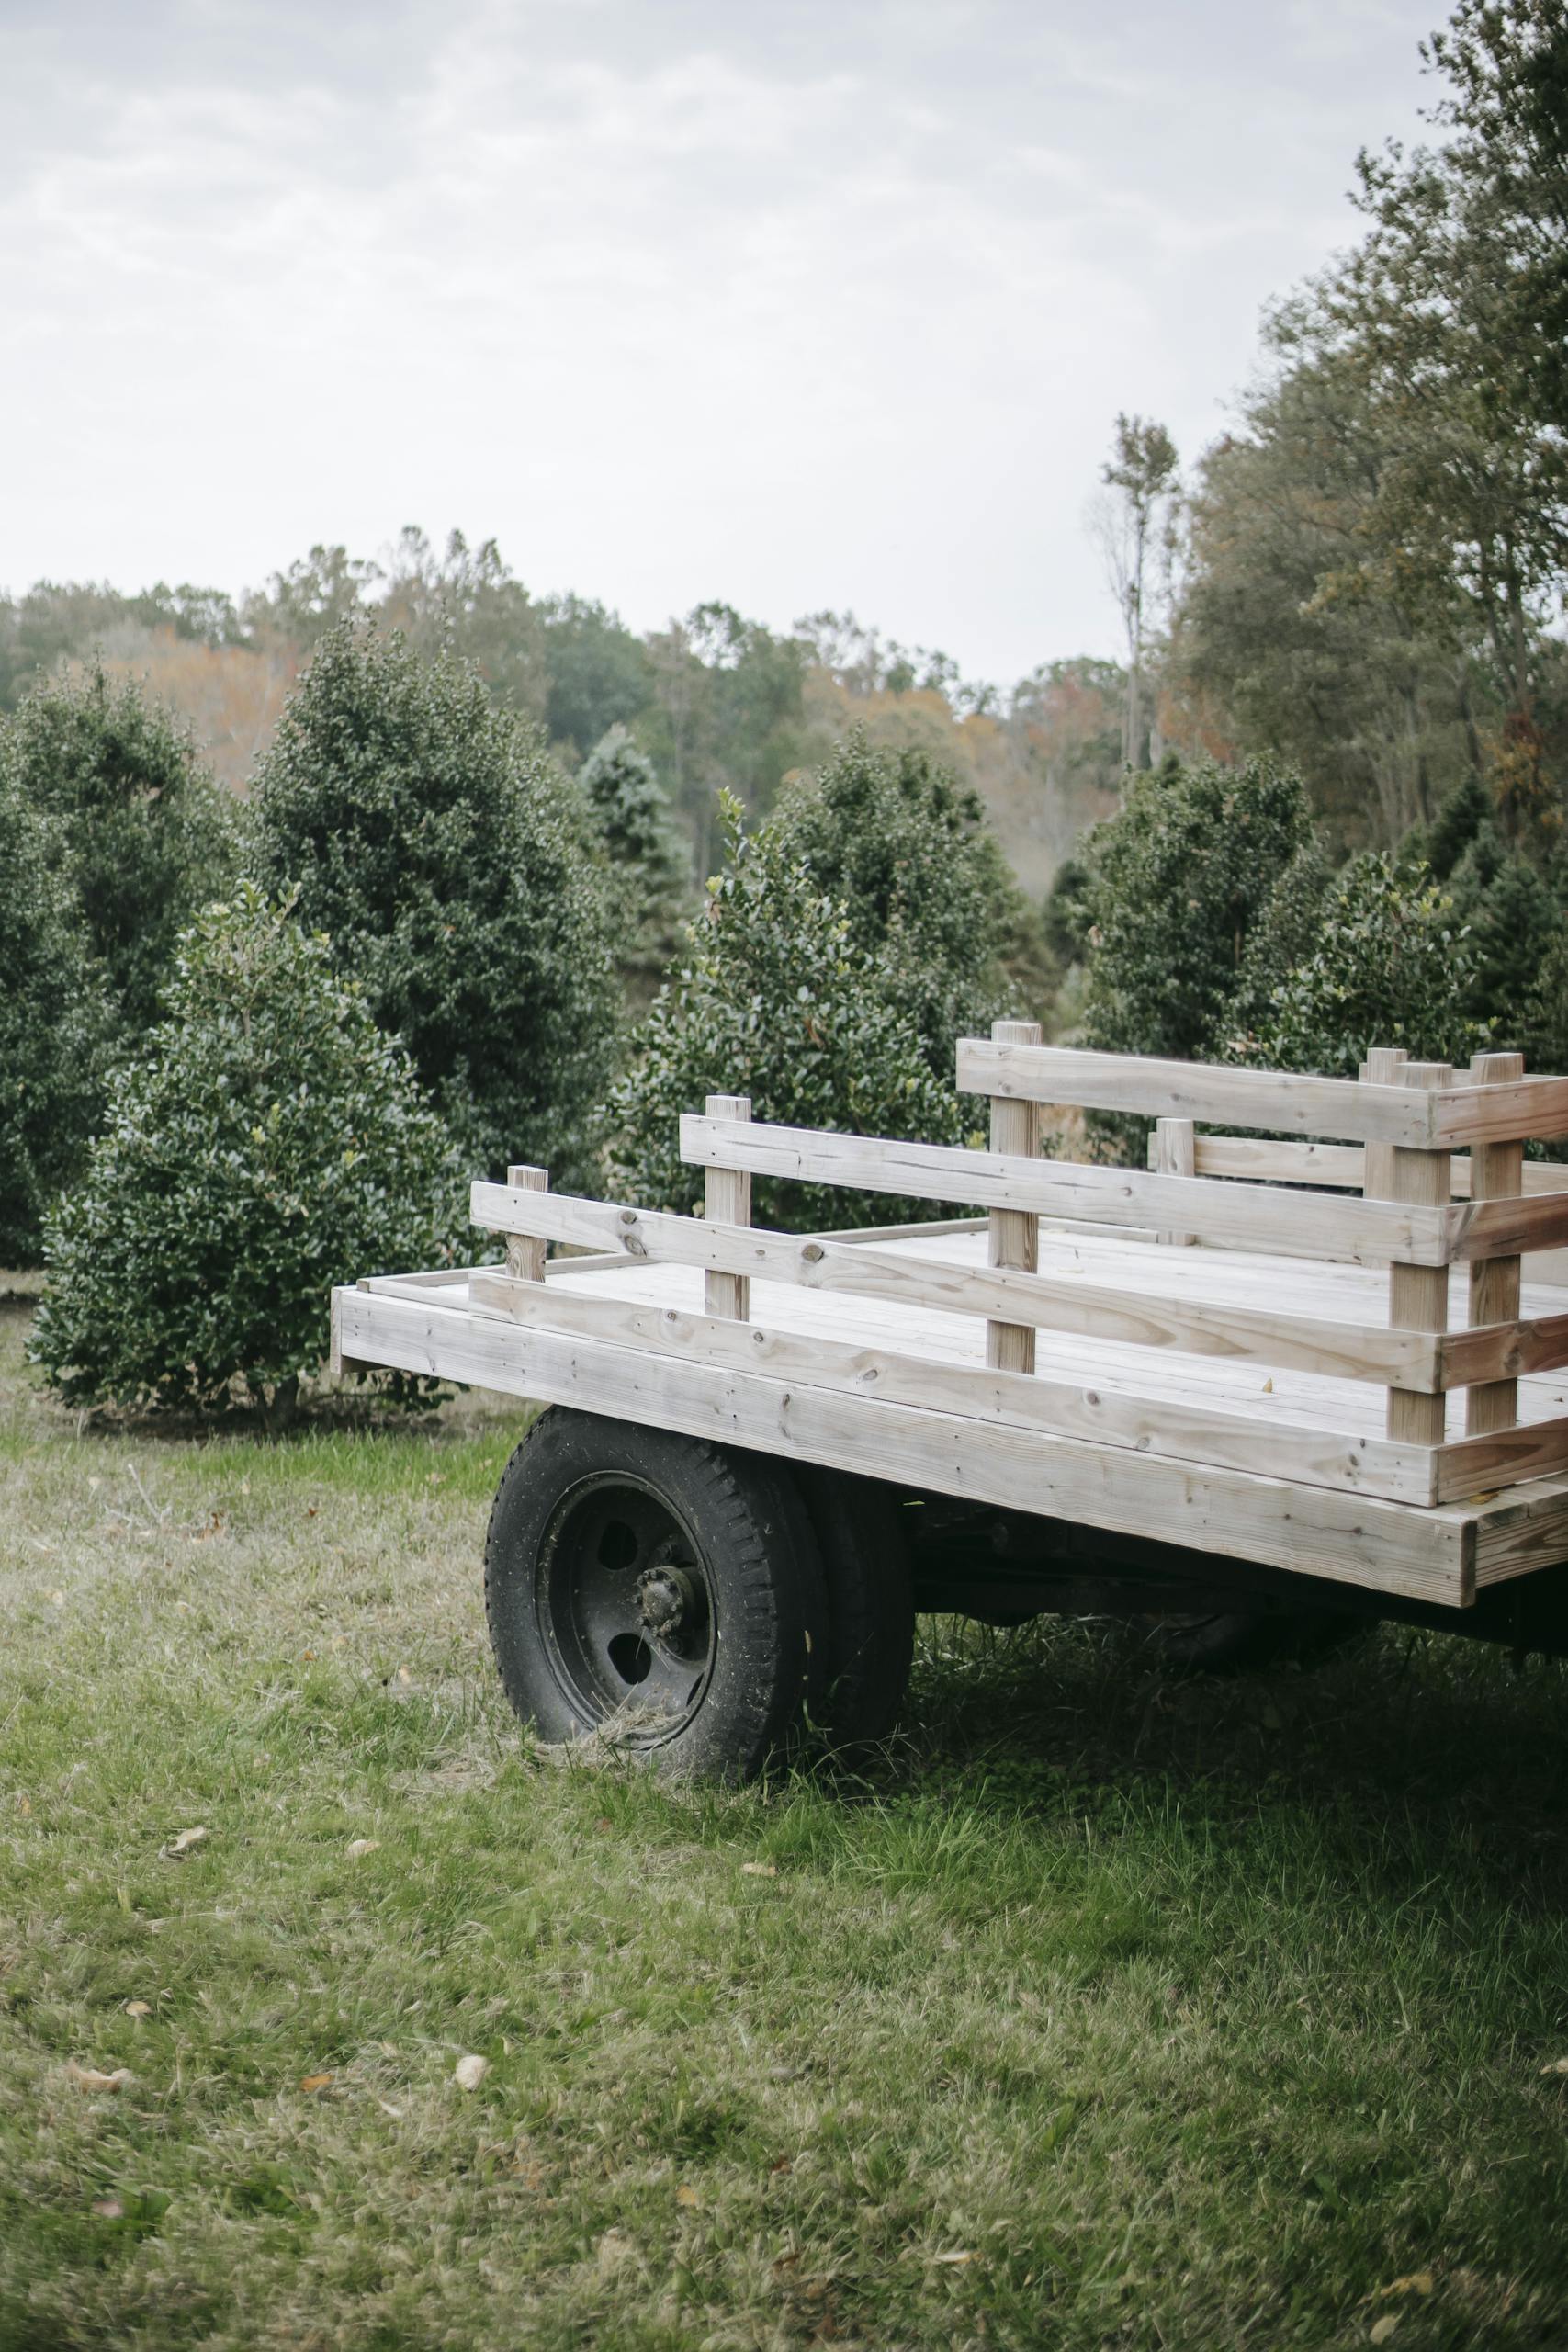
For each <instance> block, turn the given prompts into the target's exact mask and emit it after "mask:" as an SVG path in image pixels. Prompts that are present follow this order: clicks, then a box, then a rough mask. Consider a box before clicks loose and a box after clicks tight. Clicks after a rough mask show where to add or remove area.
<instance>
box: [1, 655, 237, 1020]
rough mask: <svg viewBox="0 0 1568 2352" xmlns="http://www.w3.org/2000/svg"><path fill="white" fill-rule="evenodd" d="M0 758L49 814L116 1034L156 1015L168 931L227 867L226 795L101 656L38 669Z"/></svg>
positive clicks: (173, 727) (232, 826)
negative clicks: (71, 672) (65, 668)
mask: <svg viewBox="0 0 1568 2352" xmlns="http://www.w3.org/2000/svg"><path fill="white" fill-rule="evenodd" d="M0 768H3V769H4V770H6V772H7V773H8V774H9V775H10V776H11V777H12V779H13V780H14V783H15V786H16V788H17V790H18V791H19V792H20V793H21V795H22V796H23V797H24V798H26V799H28V800H29V801H30V802H31V803H32V804H33V806H34V807H35V808H37V809H39V810H40V811H42V812H43V814H44V815H46V816H47V817H48V818H49V819H50V820H51V838H52V841H53V843H54V846H53V849H52V851H51V854H52V855H53V856H54V858H55V859H56V861H57V863H58V864H59V865H60V867H61V869H62V872H63V874H64V875H65V876H66V878H67V880H68V881H69V883H70V886H71V888H72V890H73V893H74V896H75V899H76V901H77V904H78V905H79V907H80V909H81V914H82V921H83V923H84V925H85V933H86V941H87V946H88V950H89V952H90V954H91V955H92V956H94V958H95V959H96V961H97V963H98V964H99V965H100V966H101V967H102V969H103V974H104V979H105V983H106V986H107V992H108V998H109V1002H110V1005H111V1007H112V1009H113V1013H114V1018H115V1023H116V1027H117V1029H118V1033H119V1036H120V1038H121V1039H122V1041H126V1042H129V1041H130V1040H133V1039H134V1038H135V1037H136V1036H138V1035H140V1033H141V1031H142V1030H143V1029H145V1028H146V1027H147V1026H148V1025H149V1023H151V1022H152V1021H153V1020H155V1019H156V1017H157V1011H158V999H159V993H160V991H161V989H163V986H164V981H165V979H166V978H167V977H168V974H169V970H170V967H171V965H172V962H173V958H174V952H175V941H176V939H177V938H178V937H179V934H180V933H181V932H182V931H183V930H184V928H185V926H186V924H187V923H188V922H190V921H191V919H192V917H193V915H194V914H195V913H196V911H197V908H198V907H201V906H203V905H205V903H206V902H207V900H208V899H210V898H212V897H214V896H215V895H216V893H217V892H218V891H219V890H220V889H221V888H223V887H224V886H225V884H226V882H227V880H228V878H229V876H230V875H231V872H232V870H233V863H234V856H235V847H236V840H237V831H238V820H237V819H236V815H235V810H234V805H233V803H232V802H231V800H230V799H229V797H228V796H227V795H226V794H225V793H224V792H223V791H222V789H221V787H220V786H219V785H218V784H217V782H216V781H215V780H214V778H213V776H212V775H211V774H210V773H209V770H208V769H206V768H205V767H204V766H203V765H202V764H201V763H200V761H199V760H198V759H197V754H196V751H195V748H194V746H193V744H192V742H191V740H190V737H189V735H188V734H187V733H186V731H184V730H183V729H181V728H180V727H179V726H178V725H177V723H176V722H175V719H174V718H172V717H171V716H170V714H169V713H168V712H167V711H165V710H164V709H162V708H160V707H158V706H157V705H155V704H150V703H149V702H148V701H147V700H146V698H145V697H144V695H142V693H141V689H140V687H138V686H137V685H135V684H133V683H131V682H130V681H127V682H126V683H124V684H119V685H116V684H113V683H112V682H111V681H110V680H109V679H108V678H107V676H106V675H105V673H104V670H103V667H102V665H101V664H100V663H96V662H95V663H94V664H93V665H92V666H91V667H90V668H89V669H88V670H86V672H85V673H84V674H82V675H81V676H78V677H67V678H54V679H48V680H44V681H42V682H40V683H39V684H38V685H37V686H35V687H34V688H33V690H32V692H31V693H30V694H28V695H27V696H26V697H25V698H24V699H23V701H22V703H21V704H20V706H19V707H18V708H17V712H16V715H15V717H14V718H12V719H11V721H10V723H9V725H8V726H6V727H4V728H0Z"/></svg>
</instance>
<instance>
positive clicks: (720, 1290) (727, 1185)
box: [703, 1094, 751, 1323]
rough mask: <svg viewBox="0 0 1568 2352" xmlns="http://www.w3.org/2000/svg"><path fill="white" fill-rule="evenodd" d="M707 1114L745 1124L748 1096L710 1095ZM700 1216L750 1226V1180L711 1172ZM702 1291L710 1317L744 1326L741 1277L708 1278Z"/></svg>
mask: <svg viewBox="0 0 1568 2352" xmlns="http://www.w3.org/2000/svg"><path fill="white" fill-rule="evenodd" d="M707 1114H708V1117H709V1118H710V1119H738V1120H739V1121H740V1122H741V1123H742V1124H744V1123H745V1122H746V1121H747V1120H749V1119H750V1116H751V1098H750V1095H747V1094H710V1095H709V1096H708V1098H707ZM703 1216H704V1220H705V1222H709V1221H711V1222H712V1223H713V1224H715V1225H750V1222H751V1179H750V1176H748V1175H747V1174H745V1173H744V1172H743V1171H741V1170H735V1169H730V1168H710V1169H709V1170H708V1171H707V1182H706V1187H705V1191H704V1193H703ZM703 1291H704V1295H705V1299H706V1301H707V1310H708V1313H709V1314H710V1315H729V1316H733V1317H734V1318H735V1320H736V1321H737V1322H738V1323H744V1322H745V1320H746V1317H748V1316H749V1315H750V1312H751V1284H750V1281H749V1280H748V1278H747V1276H746V1275H744V1274H726V1273H710V1274H707V1275H706V1276H705V1278H704V1283H703Z"/></svg>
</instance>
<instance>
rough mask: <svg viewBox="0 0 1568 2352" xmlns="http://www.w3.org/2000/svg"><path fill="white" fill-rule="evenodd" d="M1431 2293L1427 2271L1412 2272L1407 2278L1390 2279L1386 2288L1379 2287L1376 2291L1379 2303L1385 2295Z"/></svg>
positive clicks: (1429, 2274) (1430, 2282) (1429, 2273)
mask: <svg viewBox="0 0 1568 2352" xmlns="http://www.w3.org/2000/svg"><path fill="white" fill-rule="evenodd" d="M1431 2291H1432V2274H1431V2272H1430V2271H1429V2270H1413V2271H1411V2273H1410V2275H1409V2277H1408V2278H1391V2279H1390V2280H1389V2282H1388V2285H1387V2286H1386V2287H1380V2288H1379V2289H1378V2297H1379V2300H1380V2301H1381V2300H1382V2297H1383V2296H1385V2295H1429V2294H1430V2293H1431Z"/></svg>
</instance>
